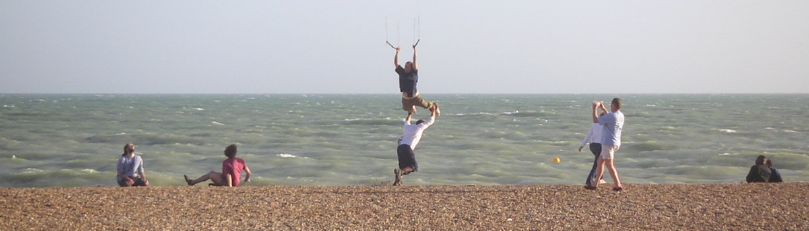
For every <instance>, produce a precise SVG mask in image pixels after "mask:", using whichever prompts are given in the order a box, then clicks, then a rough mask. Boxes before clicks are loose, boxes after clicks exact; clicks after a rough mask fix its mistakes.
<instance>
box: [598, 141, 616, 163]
mask: <svg viewBox="0 0 809 231" xmlns="http://www.w3.org/2000/svg"><path fill="white" fill-rule="evenodd" d="M618 148H620V146H614V145H608V144H601V155H599V158H601V159H602V160H612V159H614V158H615V152H616V151H618Z"/></svg>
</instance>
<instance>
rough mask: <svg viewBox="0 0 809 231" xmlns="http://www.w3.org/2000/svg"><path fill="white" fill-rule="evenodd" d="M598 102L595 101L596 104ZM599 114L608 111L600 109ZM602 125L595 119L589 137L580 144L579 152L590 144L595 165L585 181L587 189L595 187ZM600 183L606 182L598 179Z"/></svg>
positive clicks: (601, 114)
mask: <svg viewBox="0 0 809 231" xmlns="http://www.w3.org/2000/svg"><path fill="white" fill-rule="evenodd" d="M595 104H596V103H593V105H595ZM598 111H599V112H598V116H599V117H601V116H603V115H604V114H607V112H606V111H604V110H601V109H599V110H598ZM602 127H603V126H601V125H600V124H598V121H597V120H593V125H592V126H590V132H588V133H587V137H585V138H584V140H582V141H581V145H579V152H581V150H582V149H584V146H587V144H590V145H589V146H590V152H592V153H593V157H594V158H593V167H592V168H591V169H590V174H588V175H587V180H586V181H585V182H584V187H585V188H587V189H595V185H596V182H595V180H596V179H595V176H596V169H597V168H598V156H599V155H601V132H602V131H601V130H602V129H601V128H602ZM598 182H599V183H606V182H605V181H604V180H603V179H598Z"/></svg>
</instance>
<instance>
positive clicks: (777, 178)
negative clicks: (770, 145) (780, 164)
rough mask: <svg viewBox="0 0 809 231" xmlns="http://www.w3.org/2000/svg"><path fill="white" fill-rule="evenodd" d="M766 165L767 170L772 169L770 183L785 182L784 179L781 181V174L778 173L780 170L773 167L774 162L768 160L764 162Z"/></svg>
mask: <svg viewBox="0 0 809 231" xmlns="http://www.w3.org/2000/svg"><path fill="white" fill-rule="evenodd" d="M764 165H767V168H769V169H770V180H769V181H768V182H770V183H781V182H784V179H781V173H778V169H775V168H773V167H772V160H771V159H770V158H767V160H766V161H764Z"/></svg>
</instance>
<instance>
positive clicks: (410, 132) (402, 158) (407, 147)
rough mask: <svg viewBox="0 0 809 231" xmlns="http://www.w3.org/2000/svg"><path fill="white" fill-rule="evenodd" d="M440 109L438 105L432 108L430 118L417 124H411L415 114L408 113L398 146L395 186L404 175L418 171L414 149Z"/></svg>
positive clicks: (400, 181)
mask: <svg viewBox="0 0 809 231" xmlns="http://www.w3.org/2000/svg"><path fill="white" fill-rule="evenodd" d="M439 110H440V109H439V108H438V106H436V107H433V108H431V109H430V112H431V116H430V118H429V119H427V120H418V121H416V124H410V119H411V118H412V117H413V114H407V118H405V121H404V125H403V130H404V131H403V134H402V138H401V141H399V146H398V147H397V148H396V154H397V156H398V157H399V168H395V169H393V174H394V177H395V178H394V181H393V185H394V186H398V185H401V184H402V176H403V175H408V174H410V173H412V172H415V171H418V169H419V165H418V163H416V153H414V152H413V150H415V149H416V145H417V144H418V143H419V141H420V140H421V136H422V135H423V134H424V130H426V129H427V128H428V127H430V125H433V123H435V118H436V116H437V115H438V114H439V113H440V112H439Z"/></svg>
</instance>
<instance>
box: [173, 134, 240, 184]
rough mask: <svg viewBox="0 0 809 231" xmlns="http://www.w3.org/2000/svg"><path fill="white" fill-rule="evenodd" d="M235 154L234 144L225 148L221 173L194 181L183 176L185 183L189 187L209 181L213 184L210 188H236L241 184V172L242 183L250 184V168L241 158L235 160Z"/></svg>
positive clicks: (210, 174)
mask: <svg viewBox="0 0 809 231" xmlns="http://www.w3.org/2000/svg"><path fill="white" fill-rule="evenodd" d="M236 152H237V148H236V145H235V144H231V145H229V146H228V147H227V148H225V156H227V157H228V158H227V159H225V160H224V161H222V172H221V173H219V172H215V171H211V172H209V173H207V174H205V175H202V176H200V177H199V178H197V179H194V180H191V179H189V178H188V176H186V175H183V177H184V178H185V183H188V185H189V186H190V185H195V184H198V183H201V182H205V181H207V180H211V181H213V183H211V184H209V185H212V186H228V187H238V186H239V185H241V182H242V181H241V179H242V172H244V173H245V177H244V181H245V182H250V175H251V174H252V173H251V172H250V168H249V167H247V163H245V162H244V160H242V159H241V158H236Z"/></svg>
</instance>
